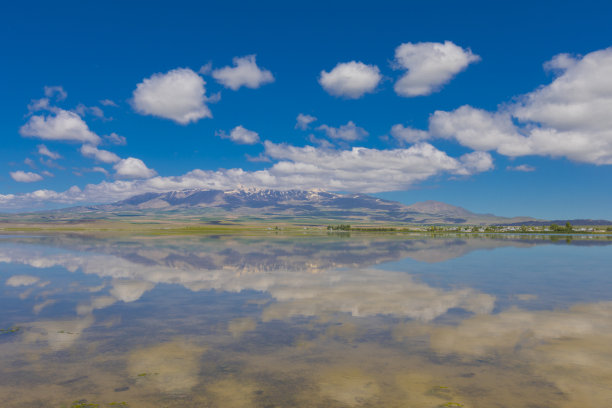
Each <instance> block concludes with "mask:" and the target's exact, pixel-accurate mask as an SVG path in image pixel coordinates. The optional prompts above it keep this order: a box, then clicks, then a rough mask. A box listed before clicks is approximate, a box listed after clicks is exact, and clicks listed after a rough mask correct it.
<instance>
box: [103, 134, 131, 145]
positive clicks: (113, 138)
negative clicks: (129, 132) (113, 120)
mask: <svg viewBox="0 0 612 408" xmlns="http://www.w3.org/2000/svg"><path fill="white" fill-rule="evenodd" d="M103 137H104V140H106V141H107V142H108V143H110V144H114V145H119V146H124V145H126V144H127V140H126V138H125V136H121V135H118V134H116V133H115V132H112V133H111V134H110V135H104V136H103Z"/></svg>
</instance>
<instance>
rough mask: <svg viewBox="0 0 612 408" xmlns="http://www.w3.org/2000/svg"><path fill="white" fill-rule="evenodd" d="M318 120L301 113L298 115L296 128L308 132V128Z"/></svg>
mask: <svg viewBox="0 0 612 408" xmlns="http://www.w3.org/2000/svg"><path fill="white" fill-rule="evenodd" d="M316 120H317V118H315V117H314V116H312V115H307V114H304V113H300V114H299V115H297V119H296V123H295V128H296V129H301V130H306V129H308V127H309V126H310V124H311V123H312V122H314V121H316Z"/></svg>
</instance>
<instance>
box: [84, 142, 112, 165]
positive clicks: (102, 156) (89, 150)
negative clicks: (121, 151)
mask: <svg viewBox="0 0 612 408" xmlns="http://www.w3.org/2000/svg"><path fill="white" fill-rule="evenodd" d="M81 154H82V155H83V156H85V157H91V158H93V159H96V160H98V161H101V162H103V163H116V162H118V161H119V160H121V159H120V158H119V156H117V155H116V154H115V153H113V152H109V151H108V150H102V149H98V148H97V147H96V146H93V145H90V144H84V145H83V146H81Z"/></svg>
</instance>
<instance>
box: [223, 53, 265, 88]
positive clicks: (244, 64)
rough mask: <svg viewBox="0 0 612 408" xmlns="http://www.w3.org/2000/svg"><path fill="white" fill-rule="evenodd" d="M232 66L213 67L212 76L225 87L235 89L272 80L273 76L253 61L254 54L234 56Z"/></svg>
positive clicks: (259, 84) (260, 84)
mask: <svg viewBox="0 0 612 408" xmlns="http://www.w3.org/2000/svg"><path fill="white" fill-rule="evenodd" d="M232 61H233V63H234V66H233V67H230V66H227V67H223V68H219V69H215V70H214V71H213V72H212V76H213V78H215V79H216V80H217V82H219V83H220V84H221V85H223V86H225V87H226V88H230V89H232V90H234V91H237V90H238V89H240V87H242V86H246V87H247V88H251V89H256V88H259V87H260V86H262V85H265V84H268V83H270V82H274V76H273V75H272V73H271V72H270V71H268V70H266V69H261V68H259V67H258V66H257V63H256V62H255V55H247V56H245V57H235V58H234V59H233V60H232Z"/></svg>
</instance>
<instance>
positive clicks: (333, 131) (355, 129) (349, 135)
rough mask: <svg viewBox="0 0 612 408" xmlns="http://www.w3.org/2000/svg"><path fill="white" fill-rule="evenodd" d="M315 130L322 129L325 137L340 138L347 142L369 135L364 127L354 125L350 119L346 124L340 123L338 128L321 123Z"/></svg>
mask: <svg viewBox="0 0 612 408" xmlns="http://www.w3.org/2000/svg"><path fill="white" fill-rule="evenodd" d="M317 130H322V131H324V132H325V134H326V135H327V137H330V138H332V139H340V140H345V141H348V142H351V141H355V140H361V139H365V138H366V137H368V135H369V133H368V132H367V131H366V130H365V129H364V128H360V127H359V126H356V125H355V123H353V121H351V120H349V121H348V123H347V124H346V125H342V126H340V127H338V128H335V127H331V126H327V125H321V126H319V127H318V128H317Z"/></svg>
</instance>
